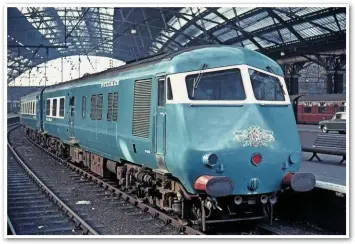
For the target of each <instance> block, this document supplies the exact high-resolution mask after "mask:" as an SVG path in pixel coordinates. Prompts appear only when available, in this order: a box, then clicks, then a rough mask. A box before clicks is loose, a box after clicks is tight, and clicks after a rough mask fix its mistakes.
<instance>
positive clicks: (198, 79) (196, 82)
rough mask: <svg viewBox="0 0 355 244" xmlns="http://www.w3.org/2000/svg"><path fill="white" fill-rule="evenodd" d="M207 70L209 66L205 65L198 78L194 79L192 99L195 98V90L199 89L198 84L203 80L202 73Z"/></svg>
mask: <svg viewBox="0 0 355 244" xmlns="http://www.w3.org/2000/svg"><path fill="white" fill-rule="evenodd" d="M206 68H207V64H203V65H202V67H201V70H200V73H198V76H197V78H195V79H194V83H193V87H192V97H194V96H195V89H197V86H198V84H199V83H200V80H201V78H202V71H203V70H204V69H206Z"/></svg>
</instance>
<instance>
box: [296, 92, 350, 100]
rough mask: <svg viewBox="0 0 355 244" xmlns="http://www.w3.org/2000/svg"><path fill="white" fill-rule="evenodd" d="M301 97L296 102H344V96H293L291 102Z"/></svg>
mask: <svg viewBox="0 0 355 244" xmlns="http://www.w3.org/2000/svg"><path fill="white" fill-rule="evenodd" d="M299 96H301V97H300V98H299V99H298V101H306V102H308V101H309V102H311V101H346V94H312V95H294V96H290V98H291V100H293V99H294V98H296V97H299Z"/></svg>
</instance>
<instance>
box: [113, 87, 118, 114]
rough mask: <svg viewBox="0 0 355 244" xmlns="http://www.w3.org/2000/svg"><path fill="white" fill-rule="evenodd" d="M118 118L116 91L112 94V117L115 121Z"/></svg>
mask: <svg viewBox="0 0 355 244" xmlns="http://www.w3.org/2000/svg"><path fill="white" fill-rule="evenodd" d="M117 119H118V92H115V93H114V94H113V119H112V120H114V121H117Z"/></svg>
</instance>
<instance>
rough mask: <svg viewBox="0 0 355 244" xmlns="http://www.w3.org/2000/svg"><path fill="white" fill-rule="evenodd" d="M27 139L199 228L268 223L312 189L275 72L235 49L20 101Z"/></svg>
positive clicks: (113, 73) (180, 56) (63, 86)
mask: <svg viewBox="0 0 355 244" xmlns="http://www.w3.org/2000/svg"><path fill="white" fill-rule="evenodd" d="M21 121H22V123H23V125H24V126H25V130H26V133H27V136H29V137H31V138H32V139H33V140H35V141H36V142H38V143H39V144H41V145H42V146H45V147H47V148H48V149H49V150H51V151H53V152H55V153H56V154H57V155H59V156H61V157H63V158H68V159H70V160H71V161H72V162H75V163H78V164H83V165H85V166H87V167H88V168H90V170H91V171H92V172H94V173H96V174H98V175H100V176H103V177H111V176H113V177H115V178H116V179H117V181H118V184H119V185H120V187H121V189H122V190H124V191H127V192H129V193H131V194H135V195H136V196H137V197H138V198H140V199H141V200H142V201H145V202H146V203H149V204H152V205H155V206H157V207H159V208H160V209H163V210H165V211H168V212H171V213H174V214H175V215H176V216H177V217H178V218H181V219H185V220H189V221H191V222H194V223H199V224H201V225H202V228H203V229H205V228H206V225H208V224H209V223H220V222H228V221H237V220H238V221H239V220H257V219H262V218H265V217H266V216H268V217H270V215H271V214H272V206H273V204H274V203H275V202H276V201H277V193H279V192H280V190H281V189H283V188H289V189H293V190H295V191H309V190H311V189H313V187H314V185H315V178H314V175H312V174H307V173H302V174H301V173H297V171H298V169H299V168H300V163H301V145H300V141H299V135H298V130H297V126H296V123H295V117H294V114H293V110H292V105H291V103H290V99H289V96H288V93H287V89H286V85H285V81H284V78H283V72H282V69H281V68H280V66H279V65H278V64H277V63H276V62H274V61H273V60H271V59H270V58H268V57H266V56H264V55H262V54H260V53H258V52H255V51H252V50H248V49H244V48H238V47H232V46H199V47H191V48H187V49H184V50H180V51H177V52H174V53H168V54H160V55H157V56H152V57H149V58H146V59H143V60H138V61H135V62H132V63H127V64H126V65H124V66H121V67H118V68H112V69H109V70H106V71H103V72H100V73H96V74H91V75H87V76H85V77H82V78H80V79H76V80H72V81H68V82H65V83H60V84H56V85H53V86H49V87H45V88H44V89H42V90H40V91H38V92H34V93H31V94H28V95H27V96H24V97H22V99H21Z"/></svg>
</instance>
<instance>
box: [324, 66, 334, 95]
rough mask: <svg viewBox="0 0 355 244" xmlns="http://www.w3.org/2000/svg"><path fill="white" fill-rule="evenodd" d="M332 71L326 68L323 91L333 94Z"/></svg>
mask: <svg viewBox="0 0 355 244" xmlns="http://www.w3.org/2000/svg"><path fill="white" fill-rule="evenodd" d="M334 73H335V72H334V71H331V70H328V71H327V74H326V76H327V78H326V80H325V92H326V93H327V94H333V93H334Z"/></svg>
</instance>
